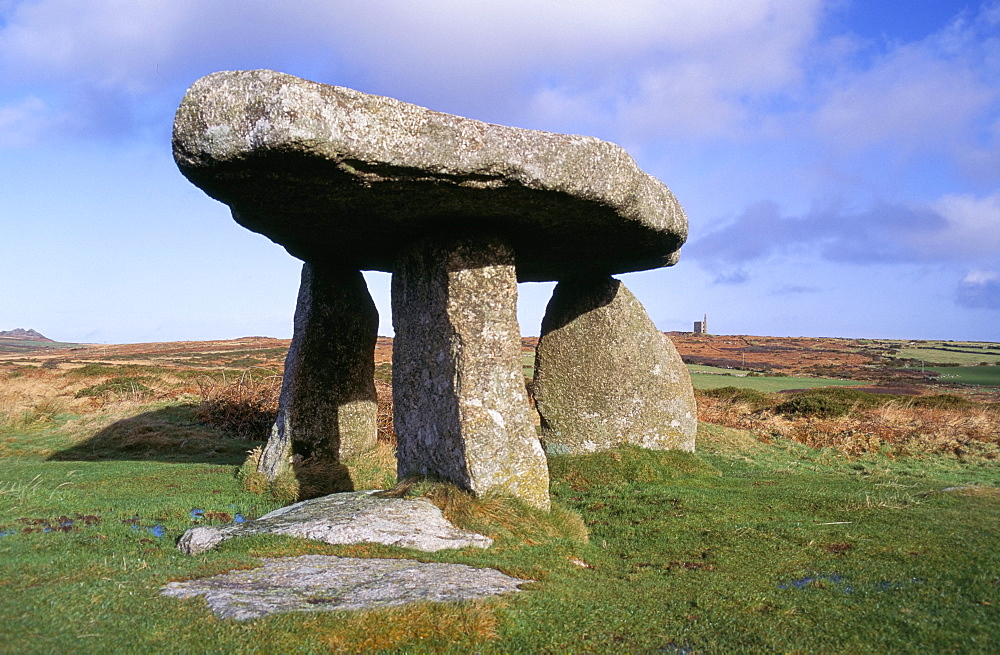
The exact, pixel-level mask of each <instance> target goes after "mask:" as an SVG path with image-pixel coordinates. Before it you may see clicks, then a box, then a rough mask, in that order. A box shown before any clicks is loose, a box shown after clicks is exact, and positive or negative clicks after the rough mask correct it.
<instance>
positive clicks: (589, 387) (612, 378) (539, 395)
mask: <svg viewBox="0 0 1000 655" xmlns="http://www.w3.org/2000/svg"><path fill="white" fill-rule="evenodd" d="M533 390H534V397H535V403H536V406H537V407H538V412H539V414H540V415H541V418H542V439H543V440H544V442H545V445H546V448H547V449H548V450H549V452H573V453H582V452H594V451H601V450H607V449H609V448H613V447H615V446H617V445H619V444H625V443H631V444H636V445H638V446H642V447H645V448H651V449H655V450H665V449H680V450H688V451H693V450H694V442H695V433H696V432H697V429H698V410H697V405H696V404H695V399H694V391H693V389H692V387H691V376H690V375H689V374H688V371H687V368H686V367H685V366H684V363H683V362H682V361H681V358H680V355H678V354H677V350H676V349H675V348H674V345H673V343H671V341H670V339H668V338H667V336H666V335H665V334H663V333H662V332H660V331H659V330H658V329H656V326H655V325H654V324H653V321H652V320H651V319H650V318H649V316H648V315H647V314H646V310H645V309H644V308H643V306H642V305H641V304H640V303H639V301H638V300H636V298H635V296H633V295H632V293H631V292H630V291H629V290H628V289H626V288H625V285H624V284H622V283H621V282H620V281H619V280H616V279H614V278H611V277H598V278H588V279H578V280H571V281H564V282H560V283H559V284H558V285H556V288H555V290H554V291H553V294H552V299H551V300H550V301H549V304H548V306H547V307H546V309H545V318H544V319H543V321H542V333H541V337H540V339H539V342H538V351H537V355H536V358H535V379H534V383H533Z"/></svg>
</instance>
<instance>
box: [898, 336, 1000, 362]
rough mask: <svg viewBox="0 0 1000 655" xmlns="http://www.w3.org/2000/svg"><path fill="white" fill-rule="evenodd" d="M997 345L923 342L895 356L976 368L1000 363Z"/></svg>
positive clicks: (904, 348)
mask: <svg viewBox="0 0 1000 655" xmlns="http://www.w3.org/2000/svg"><path fill="white" fill-rule="evenodd" d="M996 346H997V344H995V343H970V342H950V341H943V342H921V343H919V345H917V346H910V347H903V348H900V349H899V351H898V352H897V353H896V354H895V357H897V358H901V359H914V360H918V361H923V362H927V363H928V364H932V363H933V364H960V365H965V366H975V365H977V364H979V363H981V362H982V363H986V364H998V363H1000V349H998V348H997V347H996Z"/></svg>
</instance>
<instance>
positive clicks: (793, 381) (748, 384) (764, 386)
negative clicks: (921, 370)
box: [691, 371, 865, 392]
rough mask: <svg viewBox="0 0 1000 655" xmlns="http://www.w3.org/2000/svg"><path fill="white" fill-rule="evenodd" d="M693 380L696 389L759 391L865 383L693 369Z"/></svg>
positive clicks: (846, 385)
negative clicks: (720, 372)
mask: <svg viewBox="0 0 1000 655" xmlns="http://www.w3.org/2000/svg"><path fill="white" fill-rule="evenodd" d="M691 382H692V384H694V388H695V389H718V388H720V387H742V388H746V389H756V390H758V391H769V392H771V391H787V390H788V389H812V388H814V387H849V386H857V385H863V384H865V383H864V382H858V381H856V380H837V379H834V378H797V377H767V376H737V375H716V374H713V373H697V372H694V371H692V373H691Z"/></svg>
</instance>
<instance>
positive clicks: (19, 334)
mask: <svg viewBox="0 0 1000 655" xmlns="http://www.w3.org/2000/svg"><path fill="white" fill-rule="evenodd" d="M0 337H6V338H8V339H24V340H27V341H50V342H53V343H55V342H54V341H52V339H49V338H48V337H46V336H44V335H42V334H40V333H38V332H36V331H35V330H25V329H24V328H15V329H13V330H0Z"/></svg>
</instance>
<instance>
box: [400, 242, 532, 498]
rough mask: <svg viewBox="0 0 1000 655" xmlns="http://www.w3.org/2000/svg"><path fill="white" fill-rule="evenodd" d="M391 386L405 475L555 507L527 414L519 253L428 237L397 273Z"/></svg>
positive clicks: (415, 246) (403, 257)
mask: <svg viewBox="0 0 1000 655" xmlns="http://www.w3.org/2000/svg"><path fill="white" fill-rule="evenodd" d="M392 318H393V326H394V327H395V330H396V336H395V340H394V343H393V358H392V382H393V402H394V406H395V407H394V410H395V430H396V440H397V460H398V473H399V477H400V479H402V478H404V477H406V476H410V475H426V476H432V477H437V478H440V479H443V480H447V481H449V482H452V483H455V484H457V485H458V486H460V487H462V488H465V489H467V490H469V491H472V492H473V493H476V494H483V493H486V492H491V491H496V492H502V493H508V494H511V495H513V496H516V497H519V498H521V499H522V500H524V501H525V502H527V503H529V504H531V505H534V506H536V507H542V508H546V509H547V508H548V506H549V495H548V480H549V476H548V468H547V465H546V462H545V454H544V453H543V451H542V448H541V444H540V443H539V440H538V437H537V435H536V433H535V429H534V427H533V426H532V424H531V421H530V419H529V417H528V404H527V398H526V395H525V390H524V373H523V371H522V362H521V333H520V330H519V328H518V324H517V276H516V273H515V270H514V255H513V251H512V250H511V248H510V247H509V246H508V245H507V244H506V243H505V242H504V241H502V240H500V239H494V238H487V237H478V236H473V237H467V238H456V239H450V238H440V239H435V238H428V239H424V240H421V241H419V242H417V243H415V244H413V245H411V246H410V247H409V248H407V249H406V250H405V251H404V252H403V253H402V254H401V255H400V257H399V258H398V260H397V262H396V266H395V270H394V273H393V276H392Z"/></svg>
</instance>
